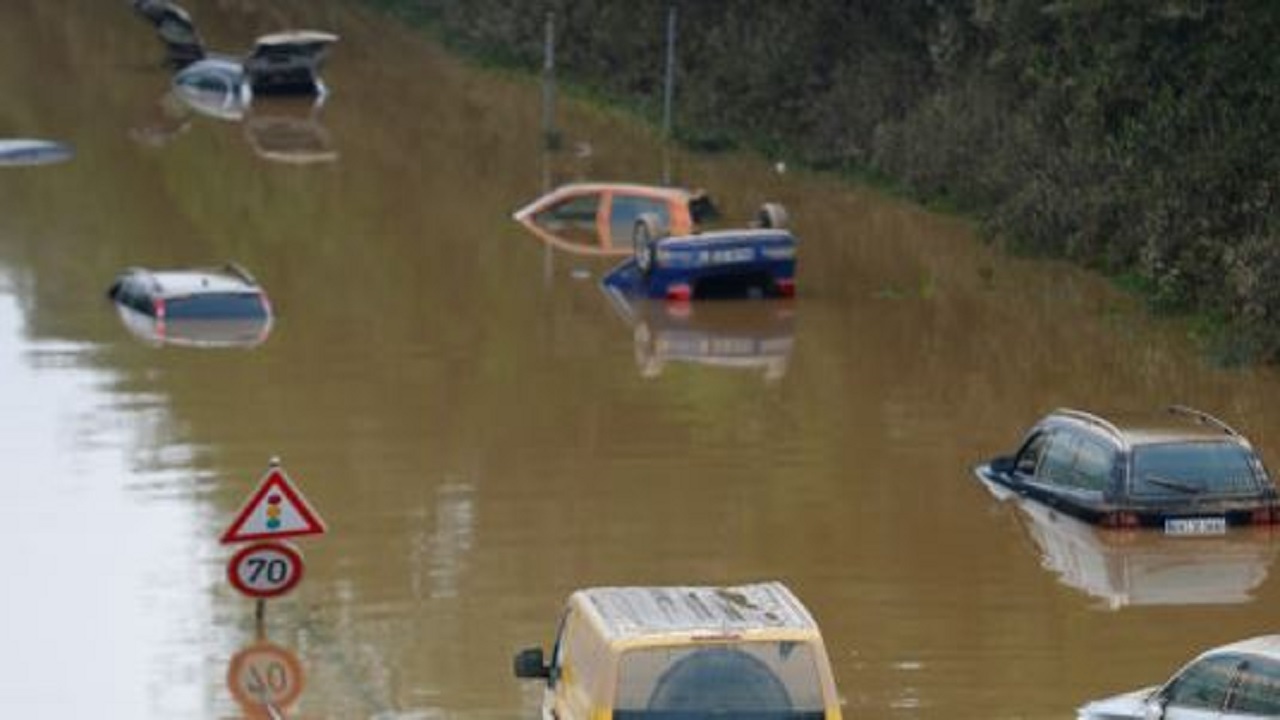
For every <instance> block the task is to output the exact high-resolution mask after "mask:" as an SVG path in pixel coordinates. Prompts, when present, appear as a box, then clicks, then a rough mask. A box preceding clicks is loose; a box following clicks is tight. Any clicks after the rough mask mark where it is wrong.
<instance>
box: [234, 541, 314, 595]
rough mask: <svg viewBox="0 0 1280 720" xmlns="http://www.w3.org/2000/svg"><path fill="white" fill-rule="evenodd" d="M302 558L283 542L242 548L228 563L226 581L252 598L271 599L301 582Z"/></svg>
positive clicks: (259, 543)
mask: <svg viewBox="0 0 1280 720" xmlns="http://www.w3.org/2000/svg"><path fill="white" fill-rule="evenodd" d="M302 572H303V564H302V555H301V554H300V553H299V552H298V551H297V550H295V549H294V548H293V547H292V546H291V545H288V544H285V543H283V542H258V543H254V544H252V545H249V546H247V547H245V548H242V549H241V550H240V551H239V552H237V553H236V554H235V555H234V556H232V558H231V562H229V563H227V579H228V580H230V581H231V584H232V585H233V586H234V587H235V589H237V590H239V591H240V592H242V593H244V594H245V595H248V596H249V597H255V598H272V597H278V596H280V595H283V594H285V593H287V592H289V591H290V590H292V589H293V588H294V587H295V586H296V585H297V584H298V583H299V582H300V581H301V580H302Z"/></svg>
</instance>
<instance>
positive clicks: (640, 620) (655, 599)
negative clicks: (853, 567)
mask: <svg viewBox="0 0 1280 720" xmlns="http://www.w3.org/2000/svg"><path fill="white" fill-rule="evenodd" d="M576 594H578V595H580V596H581V599H582V600H583V601H584V605H585V606H586V607H588V608H589V609H590V610H591V611H593V613H594V614H595V615H596V617H597V619H598V620H599V624H600V628H601V631H602V632H603V633H604V634H605V636H606V639H608V640H609V641H615V640H626V639H630V638H637V637H643V636H648V635H665V634H671V633H699V632H706V633H742V632H748V631H752V630H804V631H811V632H817V629H818V626H817V624H816V623H815V622H814V621H813V617H812V616H811V615H809V611H808V610H807V609H806V608H805V606H804V605H803V604H802V603H801V602H800V599H799V598H797V597H796V596H795V595H793V594H792V593H791V591H790V590H789V589H787V586H785V585H783V584H782V583H780V582H765V583H755V584H751V585H738V586H734V587H601V588H588V589H585V590H579V591H578V592H577V593H576Z"/></svg>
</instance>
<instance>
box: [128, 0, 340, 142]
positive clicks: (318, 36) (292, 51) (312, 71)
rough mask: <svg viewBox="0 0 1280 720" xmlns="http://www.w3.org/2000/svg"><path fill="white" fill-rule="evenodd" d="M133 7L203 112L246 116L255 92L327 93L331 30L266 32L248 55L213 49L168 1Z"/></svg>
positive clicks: (145, 0)
mask: <svg viewBox="0 0 1280 720" xmlns="http://www.w3.org/2000/svg"><path fill="white" fill-rule="evenodd" d="M133 5H134V9H135V10H136V11H137V12H138V14H139V15H141V16H142V17H144V18H146V19H147V20H148V21H150V22H151V23H152V24H153V25H154V26H155V28H156V32H157V34H158V35H159V37H160V40H161V42H162V43H164V45H165V47H166V48H167V51H168V55H169V60H170V63H171V64H173V65H174V66H175V67H178V68H179V70H178V73H177V74H176V75H175V76H174V78H173V86H174V90H175V91H176V92H177V93H178V95H179V96H180V97H182V98H183V99H184V100H186V101H188V102H189V103H191V105H192V106H193V107H195V108H196V109H197V110H201V111H202V112H207V113H209V114H215V115H218V116H219V117H224V116H227V115H234V116H235V117H237V118H238V117H240V116H243V115H244V113H245V110H246V109H247V108H248V106H249V104H250V103H251V102H252V100H253V97H254V96H255V95H320V96H323V95H325V94H326V93H327V89H326V88H325V85H324V82H323V81H322V80H321V79H320V68H321V66H322V65H323V64H324V61H325V58H326V57H327V56H328V54H329V47H330V46H331V45H332V44H333V43H335V42H337V41H338V36H337V35H334V34H332V33H327V32H319V31H315V30H289V31H285V32H279V33H273V34H270V35H263V36H262V37H259V38H258V39H257V41H256V42H255V46H254V49H253V51H252V52H251V53H249V54H248V55H246V56H243V57H239V56H234V55H229V54H221V53H210V52H208V51H207V50H206V49H205V46H204V42H203V40H201V39H200V35H199V33H198V32H197V31H196V28H195V24H194V23H193V22H192V21H191V16H190V14H188V13H187V11H185V10H183V9H182V8H180V7H178V6H177V5H175V4H173V3H171V2H168V0H134V3H133Z"/></svg>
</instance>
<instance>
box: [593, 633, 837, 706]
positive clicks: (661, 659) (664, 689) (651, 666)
mask: <svg viewBox="0 0 1280 720" xmlns="http://www.w3.org/2000/svg"><path fill="white" fill-rule="evenodd" d="M823 708H824V702H823V697H822V682H821V678H820V677H819V675H818V665H817V662H816V660H815V659H814V653H813V648H812V647H811V646H810V645H809V644H808V643H800V642H788V641H772V642H745V643H736V644H732V645H710V646H708V645H693V646H689V645H684V646H668V647H649V648H636V649H633V650H628V651H627V652H626V653H624V654H623V656H622V659H621V661H620V664H619V669H618V687H617V697H616V700H615V702H614V713H613V717H614V718H615V720H630V719H636V720H643V719H645V718H694V717H704V716H716V717H735V716H743V715H747V716H749V717H753V718H788V719H789V720H790V719H793V718H797V719H798V718H821V717H822V716H823Z"/></svg>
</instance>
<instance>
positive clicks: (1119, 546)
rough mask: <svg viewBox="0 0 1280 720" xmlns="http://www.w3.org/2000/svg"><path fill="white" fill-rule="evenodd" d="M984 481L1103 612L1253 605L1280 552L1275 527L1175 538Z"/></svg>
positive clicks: (1044, 557) (1064, 576)
mask: <svg viewBox="0 0 1280 720" xmlns="http://www.w3.org/2000/svg"><path fill="white" fill-rule="evenodd" d="M984 485H986V487H987V489H988V490H990V491H991V494H992V495H993V496H995V497H996V499H998V500H1000V501H1002V502H1007V503H1009V504H1010V505H1011V506H1012V508H1011V509H1013V511H1014V513H1015V514H1016V516H1017V522H1018V524H1019V525H1020V526H1021V527H1022V529H1023V530H1025V533H1026V536H1027V538H1028V539H1029V541H1030V543H1031V544H1032V545H1033V546H1034V548H1035V550H1036V551H1037V553H1036V554H1037V560H1038V561H1039V563H1038V564H1039V565H1040V567H1042V568H1044V569H1045V570H1048V571H1050V572H1052V573H1054V574H1055V575H1056V576H1057V577H1058V580H1059V581H1060V582H1061V583H1062V584H1064V585H1067V586H1068V587H1072V588H1075V589H1076V590H1079V591H1080V592H1083V593H1085V594H1086V595H1088V596H1090V597H1093V598H1096V599H1097V600H1098V603H1097V605H1096V606H1095V607H1097V608H1098V609H1104V610H1120V609H1121V608H1126V607H1135V606H1156V605H1164V606H1175V605H1225V604H1234V603H1247V602H1250V601H1251V600H1253V594H1254V591H1255V590H1256V589H1257V588H1258V587H1260V586H1261V585H1262V583H1263V582H1264V581H1265V580H1266V579H1267V575H1268V574H1269V572H1270V569H1271V565H1272V563H1274V562H1275V559H1276V554H1277V552H1278V551H1280V535H1278V534H1277V533H1276V532H1275V530H1274V529H1273V528H1274V526H1260V527H1256V528H1249V529H1247V530H1243V531H1238V532H1233V533H1230V534H1227V535H1210V536H1204V537H1190V538H1179V540H1178V541H1177V542H1167V541H1166V540H1165V539H1164V538H1163V537H1162V536H1160V535H1159V534H1156V533H1147V532H1143V531H1141V530H1131V531H1127V532H1126V531H1122V530H1110V529H1103V528H1098V527H1095V526H1093V525H1089V524H1088V523H1085V522H1083V521H1081V520H1079V519H1077V518H1075V517H1072V516H1070V515H1067V514H1065V513H1061V512H1058V511H1057V510H1055V509H1053V508H1051V507H1049V506H1047V505H1045V504H1044V503H1041V502H1038V501H1035V500H1032V499H1030V498H1028V497H1026V496H1024V495H1019V494H1017V493H1015V492H1013V491H1012V490H1009V489H1008V488H1007V487H1005V486H1003V485H997V484H995V483H992V482H984Z"/></svg>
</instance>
